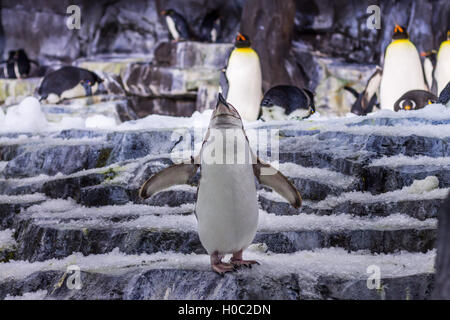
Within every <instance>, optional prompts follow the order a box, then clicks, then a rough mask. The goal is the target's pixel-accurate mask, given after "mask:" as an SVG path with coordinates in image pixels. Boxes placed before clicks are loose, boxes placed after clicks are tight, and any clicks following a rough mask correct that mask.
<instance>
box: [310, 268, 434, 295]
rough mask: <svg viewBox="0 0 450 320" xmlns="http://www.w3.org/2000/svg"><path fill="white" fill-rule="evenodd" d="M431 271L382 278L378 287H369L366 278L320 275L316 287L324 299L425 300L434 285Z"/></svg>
mask: <svg viewBox="0 0 450 320" xmlns="http://www.w3.org/2000/svg"><path fill="white" fill-rule="evenodd" d="M434 282H435V281H434V275H433V274H431V273H424V274H417V275H413V276H405V277H397V278H384V279H383V278H382V279H381V288H380V289H376V288H374V289H369V288H368V287H367V279H357V280H350V279H343V278H341V279H339V278H336V277H333V276H321V277H319V280H318V285H317V286H318V288H319V291H320V292H321V294H322V297H323V298H324V299H338V300H426V299H429V298H430V296H431V293H432V290H433V287H434V285H435V284H434Z"/></svg>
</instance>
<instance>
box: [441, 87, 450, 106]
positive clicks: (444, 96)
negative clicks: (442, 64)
mask: <svg viewBox="0 0 450 320" xmlns="http://www.w3.org/2000/svg"><path fill="white" fill-rule="evenodd" d="M449 100H450V82H449V83H447V85H446V86H445V88H444V89H443V90H442V91H441V94H440V95H439V99H438V103H442V104H447V102H448V101H449Z"/></svg>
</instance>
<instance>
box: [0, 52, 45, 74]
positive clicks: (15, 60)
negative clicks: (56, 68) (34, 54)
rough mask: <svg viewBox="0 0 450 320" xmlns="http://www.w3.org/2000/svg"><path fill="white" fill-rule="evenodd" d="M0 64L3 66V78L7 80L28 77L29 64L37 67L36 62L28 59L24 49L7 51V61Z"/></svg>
mask: <svg viewBox="0 0 450 320" xmlns="http://www.w3.org/2000/svg"><path fill="white" fill-rule="evenodd" d="M0 64H5V67H4V76H5V78H8V79H21V78H26V77H28V76H29V75H30V71H31V64H35V65H36V66H39V64H38V63H37V62H36V61H34V60H31V59H29V58H28V55H27V53H26V52H25V50H24V49H19V50H12V51H9V53H8V59H7V60H5V61H2V62H0Z"/></svg>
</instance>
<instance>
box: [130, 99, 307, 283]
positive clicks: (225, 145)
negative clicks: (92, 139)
mask: <svg viewBox="0 0 450 320" xmlns="http://www.w3.org/2000/svg"><path fill="white" fill-rule="evenodd" d="M198 170H200V181H199V184H198V188H197V202H196V206H195V216H196V218H197V222H198V234H199V238H200V241H201V243H202V245H203V246H204V247H205V249H206V251H207V252H208V254H209V255H210V260H211V267H212V269H213V270H214V271H215V272H217V273H219V274H221V275H223V274H224V273H225V272H229V271H233V270H235V268H237V267H240V266H245V267H251V265H253V264H257V262H256V261H254V260H243V258H242V252H243V251H244V250H245V249H246V248H247V247H248V246H249V245H250V244H251V243H252V241H253V239H254V237H255V234H256V230H257V228H258V203H257V193H256V186H255V177H256V178H257V179H258V181H259V183H260V184H262V185H266V186H268V187H270V188H272V189H274V191H275V192H277V193H279V194H280V195H281V196H282V197H284V198H285V199H286V200H287V201H288V202H289V203H290V204H291V205H292V206H294V207H295V208H299V207H300V206H301V201H302V200H301V196H300V193H299V192H298V190H297V189H296V188H295V187H294V185H293V184H292V183H291V182H290V181H289V180H288V179H287V178H286V177H285V176H284V175H283V174H282V173H281V172H279V171H278V170H276V169H275V168H273V167H272V166H271V165H270V164H266V163H263V162H262V161H261V160H260V159H259V158H258V157H256V155H255V154H254V153H253V152H252V150H251V149H250V146H249V142H248V139H247V136H246V134H245V131H244V128H243V124H242V120H241V117H240V115H239V113H238V111H237V110H236V109H235V108H234V107H233V106H232V105H231V104H230V103H228V102H227V101H226V100H225V99H224V98H223V96H222V95H221V94H219V97H218V101H217V105H216V108H215V110H214V112H213V114H212V116H211V120H210V123H209V127H208V130H207V132H206V135H205V139H204V141H203V144H202V148H201V150H200V154H199V155H198V156H196V157H192V158H191V160H190V161H187V162H185V163H181V164H176V165H172V166H170V167H168V168H166V169H164V170H163V171H161V172H159V173H157V174H155V175H154V176H152V177H150V179H148V180H147V181H146V182H145V183H144V184H143V185H142V187H141V189H140V191H139V195H140V196H141V197H142V198H144V199H145V198H148V197H150V196H152V195H154V194H156V193H157V192H159V191H161V190H163V189H166V188H168V187H170V186H172V185H176V184H190V183H192V182H193V179H194V178H195V176H196V173H197V171H198ZM226 254H232V258H231V259H230V261H229V262H228V263H227V262H222V259H223V257H224V256H225V255H226Z"/></svg>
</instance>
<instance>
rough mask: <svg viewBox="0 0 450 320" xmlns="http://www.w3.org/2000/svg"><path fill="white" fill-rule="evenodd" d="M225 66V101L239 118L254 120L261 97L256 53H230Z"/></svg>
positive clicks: (259, 72)
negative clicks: (226, 86) (226, 84)
mask: <svg viewBox="0 0 450 320" xmlns="http://www.w3.org/2000/svg"><path fill="white" fill-rule="evenodd" d="M228 63H229V64H228V66H227V71H226V76H227V79H228V95H227V101H228V103H231V104H232V105H233V107H235V108H236V110H237V111H238V112H239V115H240V116H241V118H243V119H245V120H247V121H255V120H256V119H257V118H258V114H259V107H260V104H261V99H262V76H261V66H260V64H259V58H258V56H257V55H256V53H239V52H238V53H234V52H233V53H232V55H231V57H230V59H229V62H228Z"/></svg>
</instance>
